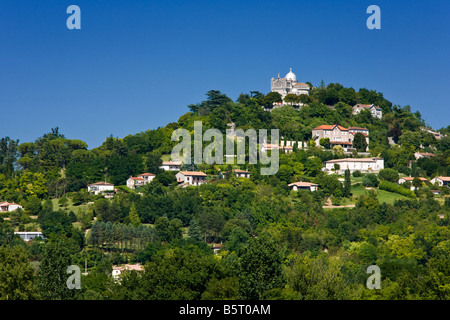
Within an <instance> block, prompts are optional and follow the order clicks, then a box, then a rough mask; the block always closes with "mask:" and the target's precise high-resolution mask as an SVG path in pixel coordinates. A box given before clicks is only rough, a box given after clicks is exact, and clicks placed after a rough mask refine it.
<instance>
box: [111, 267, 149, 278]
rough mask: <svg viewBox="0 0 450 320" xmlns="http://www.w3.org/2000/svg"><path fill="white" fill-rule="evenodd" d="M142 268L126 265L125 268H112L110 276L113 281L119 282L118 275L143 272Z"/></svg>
mask: <svg viewBox="0 0 450 320" xmlns="http://www.w3.org/2000/svg"><path fill="white" fill-rule="evenodd" d="M143 270H144V268H143V267H142V266H141V265H140V264H126V265H125V266H122V267H121V266H113V270H112V276H113V278H114V280H119V278H120V275H121V274H122V273H123V272H124V271H137V272H140V271H143Z"/></svg>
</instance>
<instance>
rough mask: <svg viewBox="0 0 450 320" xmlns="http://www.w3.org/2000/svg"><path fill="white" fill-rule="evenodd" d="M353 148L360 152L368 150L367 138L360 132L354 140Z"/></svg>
mask: <svg viewBox="0 0 450 320" xmlns="http://www.w3.org/2000/svg"><path fill="white" fill-rule="evenodd" d="M353 147H354V148H355V149H356V150H357V151H358V152H365V151H366V149H367V141H366V137H365V136H364V135H363V134H362V133H361V132H358V133H356V134H355V137H354V138H353Z"/></svg>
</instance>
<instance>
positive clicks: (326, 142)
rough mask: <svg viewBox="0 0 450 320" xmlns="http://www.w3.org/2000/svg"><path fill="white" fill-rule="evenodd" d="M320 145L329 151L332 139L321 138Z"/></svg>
mask: <svg viewBox="0 0 450 320" xmlns="http://www.w3.org/2000/svg"><path fill="white" fill-rule="evenodd" d="M319 144H320V145H321V146H322V147H324V148H325V149H328V148H329V147H330V138H321V139H320V140H319Z"/></svg>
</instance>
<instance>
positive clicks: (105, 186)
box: [88, 181, 114, 195]
mask: <svg viewBox="0 0 450 320" xmlns="http://www.w3.org/2000/svg"><path fill="white" fill-rule="evenodd" d="M88 192H89V193H92V194H95V195H98V194H102V195H109V194H111V193H113V192H114V185H113V184H111V183H107V182H104V181H100V182H96V183H91V184H89V185H88Z"/></svg>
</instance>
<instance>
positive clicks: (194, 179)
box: [175, 171, 207, 186]
mask: <svg viewBox="0 0 450 320" xmlns="http://www.w3.org/2000/svg"><path fill="white" fill-rule="evenodd" d="M175 177H176V178H177V181H178V183H181V184H183V185H190V186H199V185H201V184H204V183H206V177H207V174H206V173H204V172H199V171H180V172H178V173H177V174H176V175H175Z"/></svg>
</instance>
